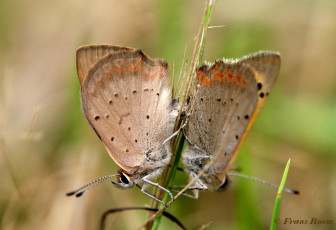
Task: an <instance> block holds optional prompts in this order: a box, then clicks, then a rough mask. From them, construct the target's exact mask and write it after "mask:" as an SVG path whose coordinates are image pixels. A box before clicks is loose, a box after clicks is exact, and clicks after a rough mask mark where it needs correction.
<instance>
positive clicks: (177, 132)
mask: <svg viewBox="0 0 336 230" xmlns="http://www.w3.org/2000/svg"><path fill="white" fill-rule="evenodd" d="M187 123H188V121H185V122H184V124H183V125H182V126H181V127H180V128H179V129H178V130H177V131H176V132H175V133H173V134H172V135H171V136H170V137H168V138H167V139H166V140H164V142H163V143H162V144H163V145H165V144H166V143H167V142H168V141H170V140H171V139H172V138H173V137H175V136H177V134H179V132H181V130H183V129H184V127H186V126H187Z"/></svg>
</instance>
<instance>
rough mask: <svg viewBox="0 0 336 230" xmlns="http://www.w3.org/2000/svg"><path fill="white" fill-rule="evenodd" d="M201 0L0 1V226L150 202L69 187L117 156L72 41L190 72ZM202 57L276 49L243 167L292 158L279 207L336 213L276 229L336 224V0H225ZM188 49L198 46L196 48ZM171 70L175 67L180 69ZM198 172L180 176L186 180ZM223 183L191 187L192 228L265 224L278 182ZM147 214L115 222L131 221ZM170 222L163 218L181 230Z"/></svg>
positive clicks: (271, 167)
mask: <svg viewBox="0 0 336 230" xmlns="http://www.w3.org/2000/svg"><path fill="white" fill-rule="evenodd" d="M203 8H204V1H195V0H188V1H180V0H173V1H167V0H166V1H163V0H161V1H155V0H144V1H141V2H140V1H133V0H123V1H116V0H111V1H101V0H97V1H87V0H84V1H74V0H66V1H65V0H60V1H42V0H23V1H18V0H1V1H0V50H1V52H0V70H1V71H0V229H4V230H11V229H28V230H29V229H35V230H39V229H49V230H50V229H84V230H86V229H97V228H98V225H99V219H100V216H101V215H102V213H103V212H104V211H105V210H107V209H109V208H115V207H126V206H147V205H148V204H149V198H147V197H146V196H144V195H143V194H141V192H140V191H139V190H138V189H136V188H134V189H132V190H118V189H116V188H115V187H113V186H112V185H111V184H109V183H105V184H102V185H100V186H98V187H97V188H95V189H94V190H92V191H90V192H89V193H87V194H86V195H85V196H84V197H82V198H79V199H76V198H73V197H71V198H69V197H66V196H65V193H66V192H68V191H70V190H72V189H74V188H77V187H79V186H81V185H83V184H85V183H87V182H89V181H91V180H94V179H96V178H98V177H101V176H104V175H107V174H111V173H114V172H115V171H116V170H117V166H116V165H115V163H114V162H113V161H112V160H111V159H110V157H109V155H108V154H107V153H106V151H105V149H104V147H103V145H102V144H101V143H100V141H99V139H98V138H97V136H96V135H95V133H94V132H93V131H92V130H91V128H90V127H89V125H88V124H87V123H86V121H85V120H84V118H83V116H82V114H81V111H80V101H79V82H78V79H77V76H76V69H75V52H76V49H77V48H78V47H79V46H81V45H86V44H114V45H122V46H129V47H134V48H141V49H142V50H143V51H144V52H145V53H147V54H148V55H150V56H151V57H153V58H154V57H156V58H164V59H166V60H168V62H169V64H170V67H172V66H173V63H174V70H175V74H176V75H178V74H179V72H180V67H181V63H182V60H183V56H184V53H185V50H186V58H187V59H188V60H190V57H191V53H192V50H193V47H194V38H195V36H196V34H197V31H198V28H199V23H200V21H201V18H202V14H203ZM210 24H211V25H225V26H224V27H222V28H216V29H210V30H209V32H208V37H207V44H206V48H205V59H206V60H209V61H214V60H215V58H222V57H227V58H229V57H232V58H238V57H241V56H243V55H246V54H249V53H252V52H256V51H258V50H273V51H279V52H281V55H282V67H281V73H280V76H279V79H278V82H277V84H276V86H275V88H274V90H273V93H272V94H271V97H270V98H269V100H268V102H267V103H266V105H265V108H264V109H263V110H262V111H261V114H260V116H259V117H258V119H257V120H256V123H255V125H254V126H253V128H252V130H251V133H250V134H249V136H248V138H247V140H246V142H245V144H244V145H243V148H242V150H241V151H240V154H239V155H238V159H237V161H236V163H235V166H234V167H235V168H241V173H243V174H247V175H251V176H255V177H259V178H262V179H265V180H267V181H269V182H273V183H279V182H280V179H281V176H282V172H283V169H284V167H285V164H286V162H287V160H288V158H291V160H292V162H291V168H290V171H289V176H288V178H287V182H286V187H288V188H293V189H298V190H300V191H301V195H300V196H294V195H289V194H284V195H283V202H282V209H281V214H280V218H281V219H282V220H283V219H284V218H291V219H293V220H308V221H310V220H311V218H317V219H321V220H333V222H334V224H320V225H310V224H306V225H304V224H301V225H300V224H280V225H279V229H336V197H335V194H336V183H335V181H336V169H335V163H336V161H335V160H336V100H335V97H336V52H335V51H336V1H332V0H329V1H328V0H321V1H313V0H306V1H303V0H299V1H290V0H283V1H268V0H257V1H249V0H237V1H220V0H218V1H217V5H216V8H215V10H214V13H213V18H212V21H211V23H210ZM186 47H187V48H186ZM172 74H173V69H172V68H171V75H172ZM186 178H187V177H186V176H185V175H183V173H178V178H177V182H176V183H177V184H183V183H184V182H186V180H187V179H186ZM231 179H232V183H231V186H230V187H229V188H228V189H227V190H226V191H224V192H218V193H216V192H201V193H200V198H199V199H198V200H192V199H189V198H186V197H180V198H179V199H178V200H177V201H175V203H174V204H173V205H172V206H171V207H170V208H169V209H168V210H167V211H168V212H170V213H172V214H173V215H175V216H176V217H177V218H179V219H180V220H181V222H183V224H185V225H186V226H187V227H188V228H190V229H197V228H199V227H200V226H201V225H203V224H205V223H208V222H209V221H211V220H213V221H214V222H213V224H212V225H211V226H210V227H209V228H208V229H267V228H268V226H269V224H270V219H271V216H272V209H273V205H274V199H275V196H276V190H273V189H272V188H270V187H267V186H264V185H261V184H258V183H255V182H253V181H247V180H244V179H240V178H231ZM146 217H147V213H144V212H140V211H132V212H127V213H122V214H117V215H115V216H113V217H110V218H109V219H108V225H109V229H134V228H136V227H137V226H139V225H140V224H141V223H143V221H144V220H145V219H146ZM174 228H175V225H174V224H172V223H170V222H169V221H166V220H163V222H162V224H161V226H160V229H174Z"/></svg>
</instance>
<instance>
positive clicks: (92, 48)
mask: <svg viewBox="0 0 336 230" xmlns="http://www.w3.org/2000/svg"><path fill="white" fill-rule="evenodd" d="M127 50H129V51H131V50H134V49H132V48H128V47H122V46H111V45H88V46H82V47H79V48H78V49H77V52H76V66H77V74H78V78H79V82H80V85H81V86H82V84H83V82H84V81H85V78H86V77H87V74H88V71H89V70H90V68H92V67H93V66H94V65H95V64H97V62H98V61H99V60H100V59H101V58H102V57H104V56H105V55H107V54H109V53H111V52H119V51H127Z"/></svg>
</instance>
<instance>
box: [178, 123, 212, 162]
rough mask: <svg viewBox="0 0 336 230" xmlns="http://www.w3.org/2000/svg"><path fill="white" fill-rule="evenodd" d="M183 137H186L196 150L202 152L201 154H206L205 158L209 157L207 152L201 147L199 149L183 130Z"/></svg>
mask: <svg viewBox="0 0 336 230" xmlns="http://www.w3.org/2000/svg"><path fill="white" fill-rule="evenodd" d="M183 135H184V138H185V139H186V140H187V142H188V144H189V145H191V146H192V147H193V148H195V149H196V150H198V151H200V152H201V153H203V154H204V156H207V155H208V154H207V152H206V151H204V150H203V149H201V148H200V147H198V146H197V145H196V144H195V143H193V142H192V141H191V140H190V139H189V138H188V137H187V135H186V134H185V132H184V129H183Z"/></svg>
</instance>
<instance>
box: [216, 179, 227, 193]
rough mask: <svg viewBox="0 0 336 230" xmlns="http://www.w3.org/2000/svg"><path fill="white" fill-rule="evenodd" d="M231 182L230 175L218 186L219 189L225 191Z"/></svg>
mask: <svg viewBox="0 0 336 230" xmlns="http://www.w3.org/2000/svg"><path fill="white" fill-rule="evenodd" d="M229 184H230V180H229V178H228V177H225V180H224V182H223V184H221V185H220V186H219V187H218V188H217V191H223V190H225V189H226V188H227V186H228V185H229Z"/></svg>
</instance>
